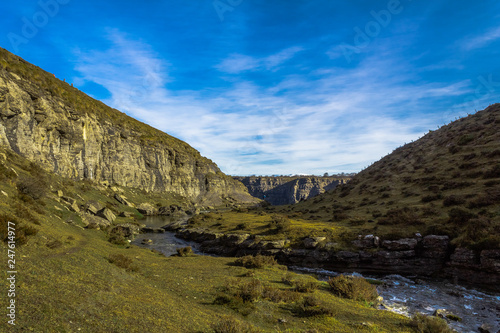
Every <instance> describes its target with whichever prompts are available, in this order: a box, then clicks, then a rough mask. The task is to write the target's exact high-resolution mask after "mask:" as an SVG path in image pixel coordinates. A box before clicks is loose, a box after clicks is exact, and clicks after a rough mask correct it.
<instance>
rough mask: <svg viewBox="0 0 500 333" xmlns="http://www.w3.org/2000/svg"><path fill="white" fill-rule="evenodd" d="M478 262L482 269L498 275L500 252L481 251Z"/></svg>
mask: <svg viewBox="0 0 500 333" xmlns="http://www.w3.org/2000/svg"><path fill="white" fill-rule="evenodd" d="M480 261H481V266H482V267H483V268H484V269H486V270H488V271H491V272H495V273H500V250H483V251H481V255H480Z"/></svg>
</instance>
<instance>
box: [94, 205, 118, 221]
mask: <svg viewBox="0 0 500 333" xmlns="http://www.w3.org/2000/svg"><path fill="white" fill-rule="evenodd" d="M97 216H99V217H102V218H104V219H106V220H108V221H109V222H111V223H113V222H114V220H115V219H116V216H115V214H113V212H112V211H111V210H109V209H108V208H106V207H105V208H103V209H101V210H100V211H98V212H97Z"/></svg>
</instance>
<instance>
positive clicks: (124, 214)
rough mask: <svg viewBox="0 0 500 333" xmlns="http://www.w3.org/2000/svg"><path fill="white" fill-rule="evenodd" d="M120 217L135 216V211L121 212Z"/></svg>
mask: <svg viewBox="0 0 500 333" xmlns="http://www.w3.org/2000/svg"><path fill="white" fill-rule="evenodd" d="M119 216H120V217H133V216H134V213H132V212H121V213H120V215H119Z"/></svg>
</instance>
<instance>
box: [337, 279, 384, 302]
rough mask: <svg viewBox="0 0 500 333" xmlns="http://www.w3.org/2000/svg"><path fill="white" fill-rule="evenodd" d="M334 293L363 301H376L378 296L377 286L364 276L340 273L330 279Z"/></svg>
mask: <svg viewBox="0 0 500 333" xmlns="http://www.w3.org/2000/svg"><path fill="white" fill-rule="evenodd" d="M328 284H329V285H330V288H331V291H332V293H334V294H335V295H337V296H339V297H343V298H348V299H353V300H356V301H361V302H374V301H375V300H376V299H377V297H378V292H377V289H376V288H375V286H373V285H371V284H370V283H369V282H368V281H366V280H365V279H364V278H362V277H358V276H346V275H338V276H336V277H334V278H330V279H329V280H328Z"/></svg>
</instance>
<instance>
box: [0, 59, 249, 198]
mask: <svg viewBox="0 0 500 333" xmlns="http://www.w3.org/2000/svg"><path fill="white" fill-rule="evenodd" d="M0 145H4V146H7V147H9V148H10V149H12V150H13V151H15V152H16V153H18V154H20V155H22V156H23V157H26V158H27V159H29V160H30V161H32V162H34V163H36V164H38V165H40V166H42V167H43V168H44V169H46V170H48V171H52V172H54V173H56V174H58V175H61V176H63V177H68V178H73V179H91V180H95V181H98V182H104V183H108V184H118V185H122V186H128V187H134V188H139V189H144V190H146V191H148V192H164V193H166V192H170V193H174V194H176V195H181V196H183V197H186V198H189V199H191V200H192V201H194V202H197V203H199V204H202V205H222V204H226V203H228V202H231V203H234V202H236V203H239V202H257V201H258V200H256V199H255V198H252V197H251V196H250V195H249V194H248V192H247V190H246V188H245V187H244V186H243V185H242V184H241V183H240V182H237V181H235V180H233V179H232V178H231V177H229V176H226V175H225V174H223V173H222V172H221V171H220V170H219V168H218V167H217V165H216V164H215V163H213V162H212V161H211V160H209V159H207V158H204V157H202V156H201V155H200V154H199V152H197V151H196V150H195V149H193V148H192V147H190V146H189V145H188V144H186V143H185V142H183V141H181V140H178V139H176V138H174V137H171V136H169V135H168V134H165V133H163V132H161V131H159V130H156V129H154V128H152V127H150V126H148V125H146V124H143V123H141V122H139V121H137V120H135V119H133V118H130V117H128V116H127V115H125V114H123V113H121V112H119V111H117V110H114V109H111V108H109V107H107V106H106V105H104V104H103V103H101V102H99V101H96V100H94V99H92V98H90V97H89V96H87V95H85V94H84V93H82V92H80V91H79V90H78V89H76V88H73V87H72V86H70V85H69V84H67V83H65V82H63V81H60V80H58V79H56V78H55V77H54V75H53V74H50V73H47V72H45V71H43V70H42V69H40V68H38V67H35V66H33V65H31V64H29V63H27V62H26V61H24V60H22V59H21V58H19V57H17V56H15V55H13V54H11V53H9V52H8V51H6V50H3V49H0Z"/></svg>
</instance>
